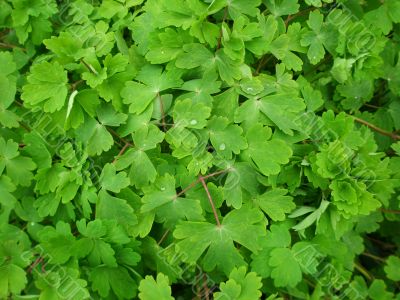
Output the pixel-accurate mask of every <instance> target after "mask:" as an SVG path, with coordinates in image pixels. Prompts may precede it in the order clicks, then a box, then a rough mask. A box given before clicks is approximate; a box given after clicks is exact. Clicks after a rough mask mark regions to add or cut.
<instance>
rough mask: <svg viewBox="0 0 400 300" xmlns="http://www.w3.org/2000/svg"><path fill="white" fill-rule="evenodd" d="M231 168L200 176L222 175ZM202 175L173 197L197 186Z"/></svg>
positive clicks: (204, 177) (205, 177)
mask: <svg viewBox="0 0 400 300" xmlns="http://www.w3.org/2000/svg"><path fill="white" fill-rule="evenodd" d="M229 170H230V169H226V170H221V171H217V172H214V173H211V174H208V175H205V176H200V177H202V178H203V179H207V178H210V177H214V176H217V175H220V174H223V173H226V172H229ZM200 177H199V178H198V179H197V180H195V181H193V182H192V183H191V184H189V185H188V186H187V187H185V188H184V189H183V190H182V191H180V192H179V193H178V194H176V195H175V197H174V198H173V199H176V198H178V197H180V196H182V195H183V194H185V193H186V192H187V191H188V190H190V189H191V188H193V187H195V186H196V184H198V183H199V182H201V180H200Z"/></svg>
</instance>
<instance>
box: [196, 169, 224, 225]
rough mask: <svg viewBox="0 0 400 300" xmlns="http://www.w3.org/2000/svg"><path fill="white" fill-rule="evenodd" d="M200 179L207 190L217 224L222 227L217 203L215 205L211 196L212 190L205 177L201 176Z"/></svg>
mask: <svg viewBox="0 0 400 300" xmlns="http://www.w3.org/2000/svg"><path fill="white" fill-rule="evenodd" d="M199 179H200V182H201V184H202V185H203V188H204V190H205V191H206V194H207V198H208V201H209V202H210V205H211V209H212V211H213V214H214V218H215V221H216V222H217V226H218V227H221V223H220V222H219V219H218V214H217V210H216V208H215V205H214V201H213V199H212V197H211V194H210V191H209V190H208V186H207V184H206V182H205V181H204V177H203V176H200V177H199Z"/></svg>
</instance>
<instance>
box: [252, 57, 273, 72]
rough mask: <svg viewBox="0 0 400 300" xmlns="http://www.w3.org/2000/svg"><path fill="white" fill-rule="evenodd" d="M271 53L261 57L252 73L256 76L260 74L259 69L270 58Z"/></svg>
mask: <svg viewBox="0 0 400 300" xmlns="http://www.w3.org/2000/svg"><path fill="white" fill-rule="evenodd" d="M271 58H272V55H269V56H268V57H267V56H266V55H264V56H263V57H261V59H260V62H259V63H258V66H257V70H256V71H255V73H254V75H255V76H257V75H258V74H260V71H261V70H262V69H263V68H264V67H265V66H266V65H267V63H268V62H269V61H270V60H271Z"/></svg>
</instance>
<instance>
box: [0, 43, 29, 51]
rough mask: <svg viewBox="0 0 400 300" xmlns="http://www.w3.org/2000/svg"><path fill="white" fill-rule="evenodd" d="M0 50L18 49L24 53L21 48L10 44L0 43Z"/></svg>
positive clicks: (23, 49)
mask: <svg viewBox="0 0 400 300" xmlns="http://www.w3.org/2000/svg"><path fill="white" fill-rule="evenodd" d="M0 48H4V49H20V50H22V51H24V52H26V49H25V48H21V47H18V46H15V45H12V44H8V43H0Z"/></svg>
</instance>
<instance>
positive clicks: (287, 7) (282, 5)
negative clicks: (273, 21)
mask: <svg viewBox="0 0 400 300" xmlns="http://www.w3.org/2000/svg"><path fill="white" fill-rule="evenodd" d="M265 2H266V3H265V4H266V6H267V8H268V9H269V10H270V11H271V13H272V14H273V15H274V16H275V17H280V16H286V15H293V14H295V13H297V12H298V11H299V8H300V5H299V4H298V3H297V0H267V1H265Z"/></svg>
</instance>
